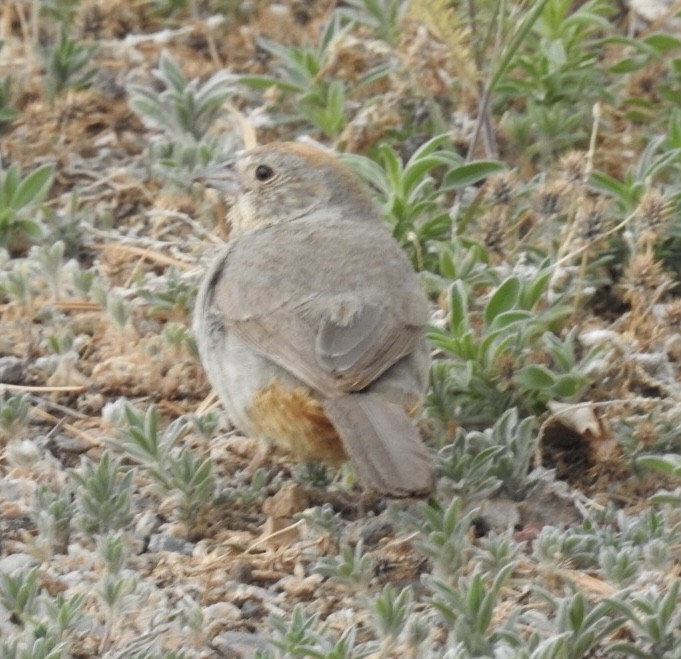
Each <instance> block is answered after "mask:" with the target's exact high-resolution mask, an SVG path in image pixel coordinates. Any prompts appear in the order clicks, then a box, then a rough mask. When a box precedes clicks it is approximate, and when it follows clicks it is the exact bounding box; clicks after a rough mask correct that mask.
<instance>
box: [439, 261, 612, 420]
mask: <svg viewBox="0 0 681 659" xmlns="http://www.w3.org/2000/svg"><path fill="white" fill-rule="evenodd" d="M551 274H552V268H551V267H550V266H548V265H546V264H545V265H543V266H541V267H539V268H536V269H533V271H532V272H531V274H530V273H528V275H526V276H525V277H523V278H521V277H519V276H517V275H511V276H509V277H507V278H506V279H505V280H504V281H502V282H501V283H500V284H499V285H498V286H496V287H495V288H493V289H492V290H491V291H490V292H489V294H488V296H487V299H486V302H485V304H484V306H483V308H482V310H478V305H479V300H480V296H479V295H478V294H477V292H476V291H477V288H478V287H477V286H472V285H470V284H469V283H467V282H465V281H463V280H461V279H457V280H455V281H454V282H453V283H452V284H451V286H450V289H449V318H448V327H447V328H446V329H440V328H431V330H430V332H429V335H428V336H429V339H430V340H431V341H432V343H433V344H434V345H435V346H437V347H438V348H439V349H440V350H442V351H443V353H444V355H445V356H446V357H447V359H446V360H445V361H442V362H439V363H436V364H435V366H434V368H433V370H432V372H431V384H432V388H431V391H430V392H429V393H428V396H427V400H426V409H427V410H428V411H429V412H430V413H431V414H432V415H433V416H434V417H435V418H439V419H440V420H441V422H442V424H443V425H444V426H447V425H448V424H449V423H451V422H452V421H454V420H456V421H457V422H459V423H462V424H464V425H471V424H473V425H483V424H489V423H491V422H492V421H493V420H494V419H495V418H498V416H499V415H500V414H502V413H503V411H504V410H507V409H509V408H511V407H514V406H521V407H522V408H524V409H525V410H526V411H527V412H530V413H533V412H537V411H540V410H541V409H542V408H543V407H544V406H545V404H546V403H547V401H548V400H550V399H554V398H559V399H562V400H565V399H567V400H575V399H576V398H578V396H579V395H580V394H581V393H582V392H583V391H584V390H585V389H586V388H587V387H588V385H589V384H590V382H591V378H590V377H589V375H588V373H589V370H588V369H589V366H590V364H591V363H593V362H594V361H595V360H596V358H597V357H598V356H599V354H600V353H601V351H602V350H603V348H602V347H601V346H596V347H594V348H592V349H591V350H589V351H588V352H587V353H586V354H585V355H583V356H579V355H578V354H577V344H576V342H577V333H576V331H572V332H569V333H568V334H567V335H566V336H565V338H563V339H561V338H559V337H558V335H557V334H556V331H557V330H559V327H560V323H561V321H562V320H563V319H564V318H565V317H566V316H567V315H568V314H569V313H570V312H571V311H572V310H571V308H570V307H569V306H567V305H564V304H561V303H560V302H554V303H553V304H551V305H548V306H545V305H544V303H543V300H544V296H545V295H546V293H547V289H548V286H549V283H550V277H551ZM535 361H541V362H547V363H548V364H545V363H539V364H538V363H533V362H535ZM453 400H455V401H456V405H455V406H454V405H451V404H449V401H453Z"/></svg>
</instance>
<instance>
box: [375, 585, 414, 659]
mask: <svg viewBox="0 0 681 659" xmlns="http://www.w3.org/2000/svg"><path fill="white" fill-rule="evenodd" d="M413 608H414V595H413V591H412V590H411V589H410V588H403V589H402V590H401V591H400V592H399V593H398V592H396V591H395V589H394V588H393V586H392V585H391V584H388V585H387V586H385V587H384V588H383V590H382V591H381V592H380V593H379V595H378V596H377V597H376V599H374V601H373V607H372V609H371V619H372V625H373V627H374V629H375V630H376V635H377V637H378V639H379V640H380V643H381V650H380V652H381V654H383V655H384V656H387V655H389V654H390V653H391V652H395V650H396V647H397V640H398V637H400V636H401V635H402V634H403V633H404V632H405V631H406V632H407V634H408V635H411V634H412V633H413V627H412V628H411V629H410V628H409V627H408V622H409V621H410V617H411V614H412V611H413Z"/></svg>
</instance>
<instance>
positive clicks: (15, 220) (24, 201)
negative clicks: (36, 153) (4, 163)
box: [0, 163, 54, 251]
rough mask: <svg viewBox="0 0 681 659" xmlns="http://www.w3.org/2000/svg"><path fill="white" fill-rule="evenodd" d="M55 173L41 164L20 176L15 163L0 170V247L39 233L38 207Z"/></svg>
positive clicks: (18, 168) (10, 248)
mask: <svg viewBox="0 0 681 659" xmlns="http://www.w3.org/2000/svg"><path fill="white" fill-rule="evenodd" d="M53 177H54V166H53V165H50V164H48V165H41V166H40V167H37V168H36V169H34V170H33V171H32V172H31V173H30V174H27V175H26V176H25V177H23V178H22V176H21V168H20V167H19V165H18V164H17V163H14V164H12V165H10V166H9V167H8V168H7V169H5V170H4V171H3V170H0V247H6V248H7V249H9V250H10V251H12V250H13V249H15V248H16V247H17V246H20V245H22V244H23V243H24V242H25V241H26V240H32V239H35V238H37V237H38V236H40V233H41V226H40V222H39V221H38V219H37V215H38V213H37V208H38V207H39V205H40V203H41V202H42V201H43V200H44V198H45V196H46V195H47V193H48V191H49V189H50V187H51V186H52V180H53Z"/></svg>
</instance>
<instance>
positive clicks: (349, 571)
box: [315, 541, 374, 590]
mask: <svg viewBox="0 0 681 659" xmlns="http://www.w3.org/2000/svg"><path fill="white" fill-rule="evenodd" d="M315 571H316V572H319V574H321V575H323V576H325V577H331V578H333V579H334V580H335V581H337V582H338V583H340V584H342V585H344V586H346V587H347V588H350V589H352V590H365V589H366V588H367V586H368V585H369V582H370V581H371V579H372V578H373V576H374V575H373V572H374V564H373V561H372V560H371V558H370V557H369V556H368V555H367V554H365V553H364V547H363V543H362V542H361V541H360V542H358V543H357V544H356V545H355V547H354V549H353V548H352V547H351V546H350V545H344V546H342V547H341V549H340V553H339V554H338V555H337V556H326V557H324V558H322V559H321V560H320V561H319V562H318V563H317V566H316V568H315Z"/></svg>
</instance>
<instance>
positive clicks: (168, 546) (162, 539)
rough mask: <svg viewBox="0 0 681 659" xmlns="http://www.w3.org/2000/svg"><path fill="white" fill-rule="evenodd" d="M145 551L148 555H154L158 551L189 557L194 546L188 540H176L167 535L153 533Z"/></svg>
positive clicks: (172, 536)
mask: <svg viewBox="0 0 681 659" xmlns="http://www.w3.org/2000/svg"><path fill="white" fill-rule="evenodd" d="M147 551H148V552H149V553H150V554H155V553H156V552H159V551H169V552H174V553H176V554H184V555H185V556H191V555H192V552H193V551H194V544H193V543H191V542H189V541H188V540H185V539H184V538H178V537H177V536H174V535H167V534H166V533H154V534H153V535H152V536H150V537H149V544H148V545H147Z"/></svg>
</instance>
